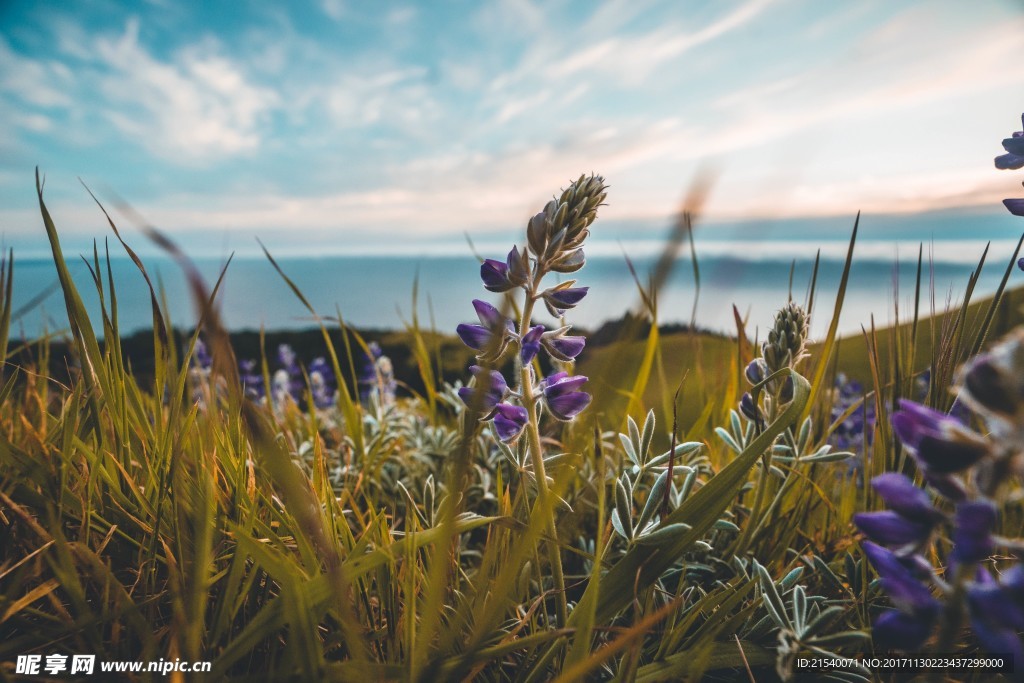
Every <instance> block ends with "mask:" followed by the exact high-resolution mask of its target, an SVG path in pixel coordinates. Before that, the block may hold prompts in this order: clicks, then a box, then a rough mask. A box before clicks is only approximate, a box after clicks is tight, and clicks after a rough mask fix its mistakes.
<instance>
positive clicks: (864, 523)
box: [853, 510, 934, 548]
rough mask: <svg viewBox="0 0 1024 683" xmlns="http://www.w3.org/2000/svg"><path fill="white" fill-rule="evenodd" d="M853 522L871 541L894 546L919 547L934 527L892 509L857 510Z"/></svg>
mask: <svg viewBox="0 0 1024 683" xmlns="http://www.w3.org/2000/svg"><path fill="white" fill-rule="evenodd" d="M853 523H854V524H856V525H857V528H858V529H860V530H861V531H863V532H864V533H865V534H866V535H867V536H868V537H869V538H871V539H872V540H873V541H875V542H877V543H881V544H882V545H888V546H894V547H914V548H917V547H920V546H922V545H924V544H925V543H926V542H927V541H928V539H929V537H930V536H931V533H932V529H933V528H934V524H931V523H927V522H921V521H918V520H913V519H907V518H906V517H904V516H903V515H901V514H899V513H898V512H894V511H892V510H881V511H879V512H858V513H857V514H855V515H854V516H853Z"/></svg>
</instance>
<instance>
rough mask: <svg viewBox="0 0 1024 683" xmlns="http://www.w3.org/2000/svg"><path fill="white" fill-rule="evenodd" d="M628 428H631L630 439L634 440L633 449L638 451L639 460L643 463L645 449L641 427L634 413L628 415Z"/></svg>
mask: <svg viewBox="0 0 1024 683" xmlns="http://www.w3.org/2000/svg"><path fill="white" fill-rule="evenodd" d="M626 429H628V430H629V440H630V441H632V442H633V450H634V451H635V452H636V455H637V462H638V463H640V464H641V465H643V464H644V460H643V458H644V449H643V448H642V447H641V444H640V428H639V427H637V425H636V420H634V419H633V416H632V415H630V416H627V417H626Z"/></svg>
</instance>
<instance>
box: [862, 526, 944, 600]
mask: <svg viewBox="0 0 1024 683" xmlns="http://www.w3.org/2000/svg"><path fill="white" fill-rule="evenodd" d="M861 547H862V548H863V549H864V554H865V555H866V556H867V558H868V561H869V562H870V563H871V566H872V567H874V568H875V571H876V572H878V577H879V579H880V581H881V584H882V589H883V590H885V593H886V595H888V596H889V599H890V600H892V603H893V604H894V605H896V606H897V607H899V608H900V609H902V610H905V611H908V612H927V611H929V610H932V609H934V608H935V607H936V605H937V601H936V600H935V597H934V596H933V595H932V592H931V591H930V590H928V587H927V586H926V585H924V584H923V583H921V581H919V580H918V579H917V577H916V576H914V572H912V571H911V569H910V568H909V567H907V565H906V562H907V561H909V562H913V563H914V568H915V570H917V571H920V572H922V573H923V571H922V570H923V569H924V568H922V567H918V566H917V565H918V562H917V561H916V560H915V558H914V557H912V558H909V559H908V560H904V559H901V558H899V557H897V556H896V554H895V553H893V552H892V551H890V550H887V549H886V548H883V547H881V546H879V545H876V544H874V543H871V542H870V541H865V542H864V543H862V544H861ZM915 557H916V556H915Z"/></svg>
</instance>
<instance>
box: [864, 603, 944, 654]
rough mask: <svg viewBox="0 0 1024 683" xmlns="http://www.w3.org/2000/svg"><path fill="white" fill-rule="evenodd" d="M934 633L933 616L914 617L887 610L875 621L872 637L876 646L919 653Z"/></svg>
mask: <svg viewBox="0 0 1024 683" xmlns="http://www.w3.org/2000/svg"><path fill="white" fill-rule="evenodd" d="M931 632H932V622H931V615H929V616H928V617H927V618H926V617H925V615H913V614H907V613H905V612H900V611H899V610H894V609H890V610H886V611H884V612H882V613H881V614H880V615H879V616H878V618H877V619H876V620H875V625H874V628H873V629H872V633H871V637H872V639H873V640H874V641H875V645H876V646H881V647H882V648H886V649H894V650H903V651H904V652H917V651H918V650H920V649H921V646H922V645H924V642H925V641H926V640H928V636H929V635H931Z"/></svg>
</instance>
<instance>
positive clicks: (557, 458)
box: [544, 453, 576, 467]
mask: <svg viewBox="0 0 1024 683" xmlns="http://www.w3.org/2000/svg"><path fill="white" fill-rule="evenodd" d="M575 455H576V454H575V453H556V454H555V455H549V456H547V457H546V458H544V465H545V466H546V467H558V466H559V465H561V464H562V463H563V462H565V461H566V460H571V459H572V458H573V457H575Z"/></svg>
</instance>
